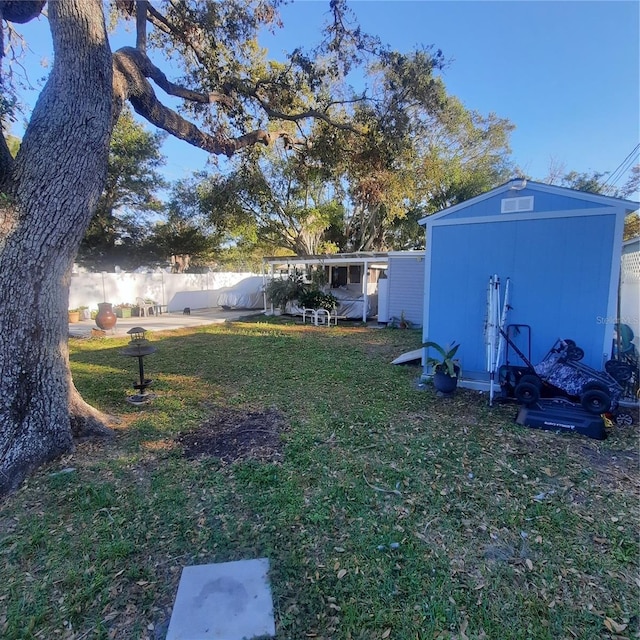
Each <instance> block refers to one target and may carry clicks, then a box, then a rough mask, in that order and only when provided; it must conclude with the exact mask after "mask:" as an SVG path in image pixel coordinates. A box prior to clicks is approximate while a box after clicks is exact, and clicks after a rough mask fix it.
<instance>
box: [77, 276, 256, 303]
mask: <svg viewBox="0 0 640 640" xmlns="http://www.w3.org/2000/svg"><path fill="white" fill-rule="evenodd" d="M255 275H256V274H255V273H217V272H215V273H163V272H159V273H77V274H74V275H73V276H72V278H71V287H70V290H69V308H70V309H73V308H76V307H83V306H84V307H89V308H90V309H97V308H98V303H99V302H111V303H112V304H114V305H116V304H121V303H128V304H131V305H135V304H136V298H145V299H149V300H153V301H154V302H156V303H157V304H161V305H164V306H166V307H167V311H169V312H175V311H182V310H183V309H184V308H185V307H190V308H191V309H209V308H212V307H216V306H217V299H218V296H217V290H218V289H221V288H222V287H230V286H233V285H234V284H236V283H238V282H240V280H243V279H244V278H249V277H251V276H255Z"/></svg>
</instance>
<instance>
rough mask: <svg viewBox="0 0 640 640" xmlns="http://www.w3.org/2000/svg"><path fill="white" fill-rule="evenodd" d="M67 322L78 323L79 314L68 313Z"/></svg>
mask: <svg viewBox="0 0 640 640" xmlns="http://www.w3.org/2000/svg"><path fill="white" fill-rule="evenodd" d="M69 322H80V312H79V311H69Z"/></svg>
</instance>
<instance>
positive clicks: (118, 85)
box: [113, 48, 304, 157]
mask: <svg viewBox="0 0 640 640" xmlns="http://www.w3.org/2000/svg"><path fill="white" fill-rule="evenodd" d="M131 51H134V52H135V53H136V55H131V54H130V52H131ZM143 57H144V56H143ZM138 59H140V52H139V51H136V50H135V49H134V50H131V49H129V48H126V49H125V50H124V51H123V50H119V51H116V52H115V53H114V54H113V67H114V69H113V74H114V77H113V84H114V94H115V97H116V99H119V100H122V101H124V100H127V99H128V100H129V101H130V102H131V105H132V106H133V108H134V109H135V111H136V113H138V114H139V115H141V116H142V117H143V118H145V119H147V120H148V121H149V122H150V123H151V124H153V125H155V126H156V127H159V128H160V129H163V130H164V131H167V132H168V133H170V134H172V135H174V136H176V137H177V138H180V139H181V140H184V141H185V142H188V143H189V144H192V145H193V146H195V147H198V148H200V149H203V150H205V151H208V152H209V153H213V154H216V155H226V156H227V157H231V156H232V155H233V154H235V153H236V152H237V151H239V150H240V149H243V148H245V147H249V146H253V145H255V144H264V145H269V144H270V143H271V142H273V141H275V140H277V139H283V140H284V143H285V146H286V147H287V148H293V147H294V146H296V145H300V144H303V143H304V141H302V140H300V139H297V138H294V137H293V136H292V135H291V134H290V133H289V132H288V131H275V132H269V131H264V130H262V129H258V130H256V131H251V132H250V133H247V134H245V135H243V136H239V137H237V138H228V137H226V136H223V135H211V134H208V133H205V132H203V131H201V130H200V129H198V127H196V126H195V125H194V124H193V123H191V122H189V121H188V120H186V119H185V118H183V117H182V116H180V115H179V114H177V113H176V112H175V111H173V110H172V109H169V108H168V107H166V106H165V105H163V104H162V103H161V102H160V101H159V100H158V98H157V97H156V95H155V93H154V91H153V87H152V86H151V84H150V83H149V81H148V80H147V79H146V77H145V74H144V73H143V72H142V71H141V70H140V69H139V68H138V65H137V60H138ZM170 84H171V83H170Z"/></svg>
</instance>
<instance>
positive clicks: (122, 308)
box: [115, 302, 133, 318]
mask: <svg viewBox="0 0 640 640" xmlns="http://www.w3.org/2000/svg"><path fill="white" fill-rule="evenodd" d="M132 308H133V305H132V304H129V303H127V302H121V303H120V304H118V305H116V307H115V312H116V316H117V317H118V318H130V317H131V309H132Z"/></svg>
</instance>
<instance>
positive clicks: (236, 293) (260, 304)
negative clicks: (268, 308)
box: [215, 276, 264, 309]
mask: <svg viewBox="0 0 640 640" xmlns="http://www.w3.org/2000/svg"><path fill="white" fill-rule="evenodd" d="M263 291H264V282H263V280H262V276H252V277H250V278H245V279H244V280H240V282H238V284H235V285H233V286H232V287H223V288H222V289H218V290H217V291H216V292H215V293H217V306H218V307H222V308H223V309H263V308H264V296H263Z"/></svg>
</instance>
